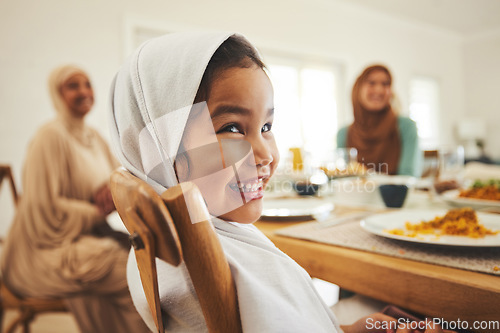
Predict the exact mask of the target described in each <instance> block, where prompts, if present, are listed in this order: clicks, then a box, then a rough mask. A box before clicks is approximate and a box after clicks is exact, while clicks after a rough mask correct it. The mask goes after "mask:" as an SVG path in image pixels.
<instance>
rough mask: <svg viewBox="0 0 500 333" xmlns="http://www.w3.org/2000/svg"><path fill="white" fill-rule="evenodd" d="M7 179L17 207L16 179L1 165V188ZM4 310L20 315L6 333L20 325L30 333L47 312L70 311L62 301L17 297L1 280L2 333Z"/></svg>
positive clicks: (0, 324) (8, 168)
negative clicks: (36, 318) (32, 324)
mask: <svg viewBox="0 0 500 333" xmlns="http://www.w3.org/2000/svg"><path fill="white" fill-rule="evenodd" d="M4 179H7V180H8V181H9V183H10V189H11V192H12V199H13V201H14V203H15V204H16V205H17V202H18V200H19V198H18V194H17V190H16V185H15V183H14V177H13V175H12V170H11V168H10V166H9V165H4V164H1V165H0V186H1V185H2V183H3V180H4ZM4 310H16V311H17V312H18V313H19V315H18V316H17V317H16V319H14V321H12V322H11V324H10V325H9V326H8V327H7V328H6V329H5V332H6V333H13V332H14V330H15V329H16V328H17V327H18V325H21V324H22V325H23V332H24V333H29V331H30V322H31V321H33V319H34V318H35V317H36V316H37V315H39V314H41V313H45V312H65V311H68V310H67V308H66V305H65V304H64V302H63V300H62V299H39V298H21V297H19V296H17V295H15V294H14V293H13V292H12V291H11V290H10V289H9V288H8V286H6V285H5V283H3V281H2V280H1V279H0V332H3V330H2V328H3V315H4Z"/></svg>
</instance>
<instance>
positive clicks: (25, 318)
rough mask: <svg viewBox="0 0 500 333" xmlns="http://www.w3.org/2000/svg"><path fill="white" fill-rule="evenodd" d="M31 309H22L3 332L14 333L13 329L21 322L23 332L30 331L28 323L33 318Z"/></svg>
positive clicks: (27, 332)
mask: <svg viewBox="0 0 500 333" xmlns="http://www.w3.org/2000/svg"><path fill="white" fill-rule="evenodd" d="M34 317H35V316H34V313H33V310H31V309H22V310H21V313H20V314H19V317H18V318H17V319H16V320H14V321H13V322H12V323H11V324H10V325H9V327H8V328H7V329H6V330H5V333H14V331H15V329H16V328H17V326H18V325H20V324H21V323H22V324H23V333H29V332H30V323H31V321H32V320H33V318H34Z"/></svg>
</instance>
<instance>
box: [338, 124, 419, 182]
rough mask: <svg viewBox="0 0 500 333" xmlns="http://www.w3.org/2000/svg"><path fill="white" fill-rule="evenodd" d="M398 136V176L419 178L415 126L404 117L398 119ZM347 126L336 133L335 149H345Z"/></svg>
mask: <svg viewBox="0 0 500 333" xmlns="http://www.w3.org/2000/svg"><path fill="white" fill-rule="evenodd" d="M398 127H399V135H400V136H401V156H400V157H399V164H398V175H407V176H415V177H420V174H421V172H422V159H423V156H422V152H421V151H420V149H419V148H418V134H417V125H416V124H415V122H414V121H413V120H411V119H410V118H406V117H398ZM348 129H349V126H345V127H343V128H341V129H340V130H339V131H338V133H337V147H339V148H344V147H346V141H347V131H348Z"/></svg>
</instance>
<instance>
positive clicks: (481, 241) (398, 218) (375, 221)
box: [361, 210, 500, 247]
mask: <svg viewBox="0 0 500 333" xmlns="http://www.w3.org/2000/svg"><path fill="white" fill-rule="evenodd" d="M446 212H447V211H446V210H400V211H397V212H391V213H386V214H378V215H373V216H371V217H368V218H366V219H364V220H363V221H361V227H363V228H364V229H365V230H367V231H368V232H371V233H373V234H375V235H379V236H383V237H387V238H393V239H399V240H404V241H408V242H415V243H427V244H438V245H453V246H477V247H493V246H495V247H496V246H500V234H496V235H489V236H485V237H484V238H470V237H465V236H439V237H437V236H435V235H419V238H415V237H406V236H399V235H393V234H390V233H388V232H387V231H386V230H391V229H396V228H398V229H404V228H405V223H406V222H410V223H419V222H421V221H429V220H431V219H433V218H434V217H436V216H444V215H445V214H446ZM477 216H478V218H479V222H480V223H481V224H483V225H484V226H485V227H486V228H488V229H490V230H493V231H495V230H500V215H498V214H484V213H477Z"/></svg>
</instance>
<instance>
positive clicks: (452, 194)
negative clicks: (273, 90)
mask: <svg viewBox="0 0 500 333" xmlns="http://www.w3.org/2000/svg"><path fill="white" fill-rule="evenodd" d="M459 193H460V191H458V190H453V191H446V192H444V193H443V194H441V198H442V199H443V201H445V202H446V203H448V204H450V205H452V206H455V207H471V208H475V209H481V208H490V207H496V208H500V201H496V200H483V199H473V198H462V197H459V196H458V194H459Z"/></svg>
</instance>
